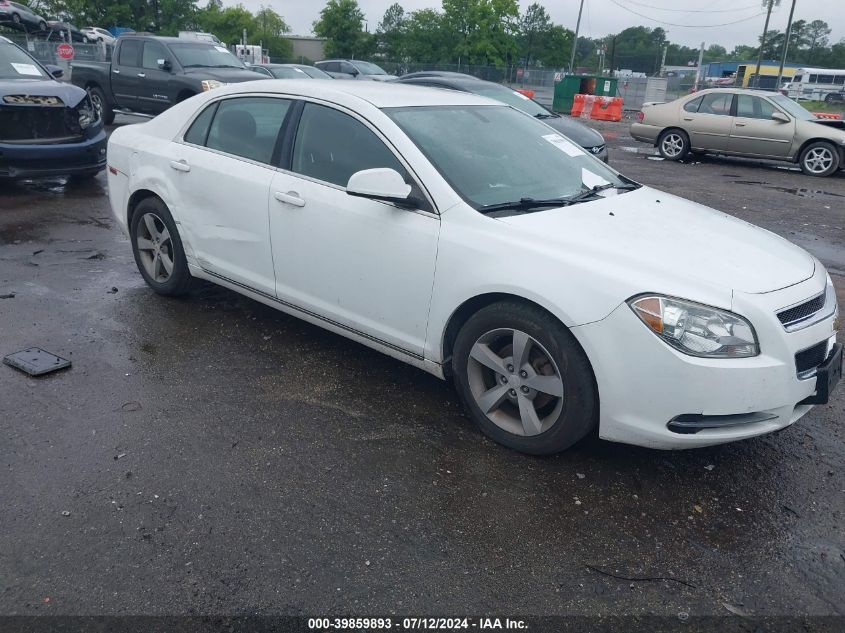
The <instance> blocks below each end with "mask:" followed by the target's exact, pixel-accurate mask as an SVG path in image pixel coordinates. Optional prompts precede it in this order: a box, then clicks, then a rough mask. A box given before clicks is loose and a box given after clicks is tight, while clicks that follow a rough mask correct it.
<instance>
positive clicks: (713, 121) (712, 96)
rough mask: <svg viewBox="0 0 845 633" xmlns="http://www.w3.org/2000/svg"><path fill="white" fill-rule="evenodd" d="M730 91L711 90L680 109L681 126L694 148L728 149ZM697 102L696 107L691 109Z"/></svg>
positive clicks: (730, 118)
mask: <svg viewBox="0 0 845 633" xmlns="http://www.w3.org/2000/svg"><path fill="white" fill-rule="evenodd" d="M733 98H734V95H733V93H732V92H727V91H724V92H721V91H720V92H711V93H708V94H705V95H702V97H701V98H700V99H693V100H692V101H688V102H687V103H686V104H685V105H684V107H683V108H682V109H681V126H682V127H683V128H684V129H685V130H686V131H687V133H688V134H689V137H690V143H691V144H692V146H693V147H694V148H696V149H708V150H716V151H717V150H722V151H725V150H727V149H728V138H729V137H730V133H731V124H732V122H733V121H732V120H733V117H732V116H731V106H732V104H733ZM695 104H697V106H698V107H697V109H695V110H692V108H694V107H695Z"/></svg>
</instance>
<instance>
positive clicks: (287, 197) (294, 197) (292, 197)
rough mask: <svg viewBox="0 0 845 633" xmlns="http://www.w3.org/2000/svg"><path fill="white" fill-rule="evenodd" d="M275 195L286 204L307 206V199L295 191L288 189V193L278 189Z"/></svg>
mask: <svg viewBox="0 0 845 633" xmlns="http://www.w3.org/2000/svg"><path fill="white" fill-rule="evenodd" d="M273 197H274V198H275V199H276V200H278V201H279V202H284V203H285V204H292V205H293V206H295V207H304V206H305V200H303V199H302V198H300V197H299V194H298V193H296V192H295V191H288V192H287V193H282V192H281V191H277V192H275V193H274V194H273Z"/></svg>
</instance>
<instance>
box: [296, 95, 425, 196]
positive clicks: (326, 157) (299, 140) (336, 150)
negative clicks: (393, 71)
mask: <svg viewBox="0 0 845 633" xmlns="http://www.w3.org/2000/svg"><path fill="white" fill-rule="evenodd" d="M378 167H388V168H390V169H395V170H396V171H398V172H399V173H400V174H401V175H402V177H403V178H405V180H406V181H407V180H408V175H407V172H406V171H405V168H404V167H402V164H401V163H400V162H399V160H398V159H397V158H396V156H395V155H394V154H393V152H391V151H390V150H389V149H388V148H387V146H386V145H385V144H384V143H383V142H382V141H381V139H379V137H377V136H376V135H375V134H374V133H373V132H372V131H371V130H370V129H369V128H368V127H367V126H365V125H364V124H363V123H361V122H360V121H358V120H357V119H354V118H353V117H351V116H349V115H348V114H344V113H343V112H339V111H337V110H334V109H332V108H327V107H326V106H321V105H316V104H314V103H306V104H305V109H304V110H303V111H302V118H301V119H300V121H299V128H298V129H297V132H296V141H295V142H294V146H293V163H292V165H291V169H292V171H294V172H296V173H298V174H302V175H303V176H309V177H311V178H316V179H317V180H322V181H324V182H329V183H332V184H334V185H337V186H338V187H344V188H345V187H346V184H347V183H348V182H349V177H350V176H352V174H354V173H355V172H357V171H362V170H364V169H376V168H378Z"/></svg>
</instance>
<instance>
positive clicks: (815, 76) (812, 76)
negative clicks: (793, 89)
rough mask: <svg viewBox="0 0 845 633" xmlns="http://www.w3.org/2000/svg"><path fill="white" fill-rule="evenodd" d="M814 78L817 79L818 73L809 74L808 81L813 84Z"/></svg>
mask: <svg viewBox="0 0 845 633" xmlns="http://www.w3.org/2000/svg"><path fill="white" fill-rule="evenodd" d="M816 79H818V75H810V80H809V81H810V83H811V84H814V83H816Z"/></svg>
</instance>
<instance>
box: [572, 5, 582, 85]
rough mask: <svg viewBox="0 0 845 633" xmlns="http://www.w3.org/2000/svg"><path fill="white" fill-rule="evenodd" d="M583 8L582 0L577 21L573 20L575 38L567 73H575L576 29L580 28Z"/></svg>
mask: <svg viewBox="0 0 845 633" xmlns="http://www.w3.org/2000/svg"><path fill="white" fill-rule="evenodd" d="M583 10H584V0H581V6H580V7H579V8H578V21H577V22H575V39H573V40H572V55H571V56H570V58H569V74H570V75H574V74H575V50H576V49H577V48H578V31H579V30H580V29H581V12H582V11H583Z"/></svg>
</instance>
